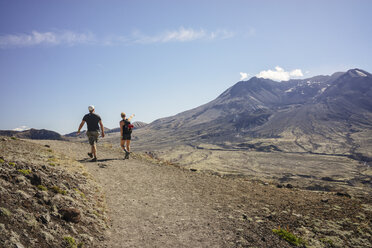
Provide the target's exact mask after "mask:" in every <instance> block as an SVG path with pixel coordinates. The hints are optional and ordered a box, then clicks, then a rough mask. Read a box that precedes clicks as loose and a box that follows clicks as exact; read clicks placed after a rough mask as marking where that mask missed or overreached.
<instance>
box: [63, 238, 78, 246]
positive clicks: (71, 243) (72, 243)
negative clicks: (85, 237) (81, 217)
mask: <svg viewBox="0 0 372 248" xmlns="http://www.w3.org/2000/svg"><path fill="white" fill-rule="evenodd" d="M63 239H64V240H65V241H66V243H67V245H68V246H67V247H68V248H77V245H76V241H75V239H74V238H73V237H70V236H66V237H63Z"/></svg>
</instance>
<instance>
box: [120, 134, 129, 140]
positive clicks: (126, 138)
mask: <svg viewBox="0 0 372 248" xmlns="http://www.w3.org/2000/svg"><path fill="white" fill-rule="evenodd" d="M121 139H122V140H131V139H132V135H131V134H130V133H123V137H121Z"/></svg>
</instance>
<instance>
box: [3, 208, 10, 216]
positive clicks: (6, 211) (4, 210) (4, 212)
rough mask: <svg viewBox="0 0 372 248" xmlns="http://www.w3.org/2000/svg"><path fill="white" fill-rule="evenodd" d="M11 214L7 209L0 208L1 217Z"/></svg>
mask: <svg viewBox="0 0 372 248" xmlns="http://www.w3.org/2000/svg"><path fill="white" fill-rule="evenodd" d="M11 214H12V213H11V212H10V211H9V210H8V209H6V208H2V207H0V216H1V215H4V216H10V215H11Z"/></svg>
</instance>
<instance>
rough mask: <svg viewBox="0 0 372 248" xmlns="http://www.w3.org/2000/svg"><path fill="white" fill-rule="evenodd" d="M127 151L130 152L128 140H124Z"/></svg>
mask: <svg viewBox="0 0 372 248" xmlns="http://www.w3.org/2000/svg"><path fill="white" fill-rule="evenodd" d="M126 145H127V151H128V152H130V140H126Z"/></svg>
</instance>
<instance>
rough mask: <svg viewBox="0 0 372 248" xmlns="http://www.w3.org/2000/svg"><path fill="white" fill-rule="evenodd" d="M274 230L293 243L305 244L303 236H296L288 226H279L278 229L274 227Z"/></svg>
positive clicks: (296, 244)
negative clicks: (283, 227) (285, 227)
mask: <svg viewBox="0 0 372 248" xmlns="http://www.w3.org/2000/svg"><path fill="white" fill-rule="evenodd" d="M273 232H274V233H275V234H277V235H278V236H280V237H281V238H282V239H284V240H285V241H287V242H288V243H290V244H292V245H295V246H300V245H303V244H305V242H304V241H303V240H302V239H301V238H298V237H296V235H294V234H293V233H291V232H290V231H289V229H288V228H287V230H285V229H282V228H280V227H279V228H278V229H273Z"/></svg>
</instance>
